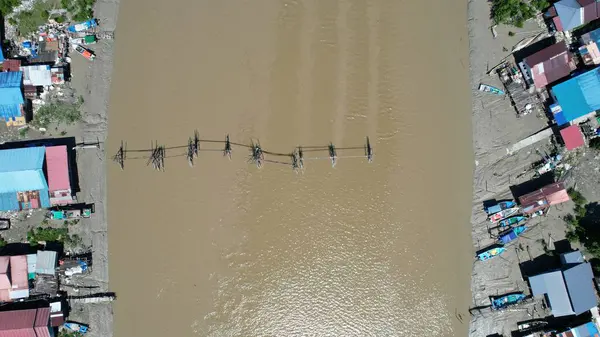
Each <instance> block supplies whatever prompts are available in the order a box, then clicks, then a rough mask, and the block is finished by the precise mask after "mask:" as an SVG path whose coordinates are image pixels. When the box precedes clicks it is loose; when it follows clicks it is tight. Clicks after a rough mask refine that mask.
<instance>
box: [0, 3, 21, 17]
mask: <svg viewBox="0 0 600 337" xmlns="http://www.w3.org/2000/svg"><path fill="white" fill-rule="evenodd" d="M20 4H21V0H0V14H2V16H7V15H8V14H10V13H12V11H13V9H15V7H17V6H19V5H20Z"/></svg>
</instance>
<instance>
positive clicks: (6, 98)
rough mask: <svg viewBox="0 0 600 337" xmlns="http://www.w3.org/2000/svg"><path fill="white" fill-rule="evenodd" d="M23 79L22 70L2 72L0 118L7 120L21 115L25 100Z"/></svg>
mask: <svg viewBox="0 0 600 337" xmlns="http://www.w3.org/2000/svg"><path fill="white" fill-rule="evenodd" d="M22 79H23V73H21V72H20V71H8V72H0V118H3V119H5V120H6V121H8V120H11V119H14V118H16V117H19V116H21V106H20V105H21V104H23V102H24V100H23V93H22V92H21V81H22Z"/></svg>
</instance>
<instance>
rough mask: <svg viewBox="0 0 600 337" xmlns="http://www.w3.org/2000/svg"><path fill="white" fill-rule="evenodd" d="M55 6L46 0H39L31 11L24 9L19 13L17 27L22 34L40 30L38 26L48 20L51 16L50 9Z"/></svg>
mask: <svg viewBox="0 0 600 337" xmlns="http://www.w3.org/2000/svg"><path fill="white" fill-rule="evenodd" d="M53 8H54V6H53V5H52V4H51V3H49V2H45V1H41V0H38V1H36V2H35V3H34V4H33V8H32V9H31V10H29V11H23V12H20V13H19V14H17V16H16V17H15V19H16V20H17V29H18V30H19V34H20V35H21V36H27V35H29V34H31V33H34V32H36V31H37V30H38V27H39V26H41V25H43V24H45V23H46V22H48V19H49V18H50V10H52V9H53Z"/></svg>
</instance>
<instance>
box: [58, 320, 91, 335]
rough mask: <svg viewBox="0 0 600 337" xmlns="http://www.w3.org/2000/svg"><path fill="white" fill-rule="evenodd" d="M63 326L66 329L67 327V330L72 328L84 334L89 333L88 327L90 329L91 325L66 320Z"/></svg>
mask: <svg viewBox="0 0 600 337" xmlns="http://www.w3.org/2000/svg"><path fill="white" fill-rule="evenodd" d="M63 327H65V329H67V330H70V331H73V332H78V333H80V334H82V335H83V334H85V333H87V332H88V329H89V327H88V326H87V325H84V324H80V323H75V322H65V323H64V324H63Z"/></svg>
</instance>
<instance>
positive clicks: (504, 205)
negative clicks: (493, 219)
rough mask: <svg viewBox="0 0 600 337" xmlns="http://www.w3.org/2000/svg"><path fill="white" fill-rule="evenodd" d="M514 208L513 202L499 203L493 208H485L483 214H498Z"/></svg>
mask: <svg viewBox="0 0 600 337" xmlns="http://www.w3.org/2000/svg"><path fill="white" fill-rule="evenodd" d="M515 206H517V204H516V203H515V202H514V201H501V202H499V203H497V204H495V205H493V206H490V207H486V209H485V212H486V213H487V214H488V215H492V214H495V213H498V212H500V211H502V210H505V209H507V208H512V207H515Z"/></svg>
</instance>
